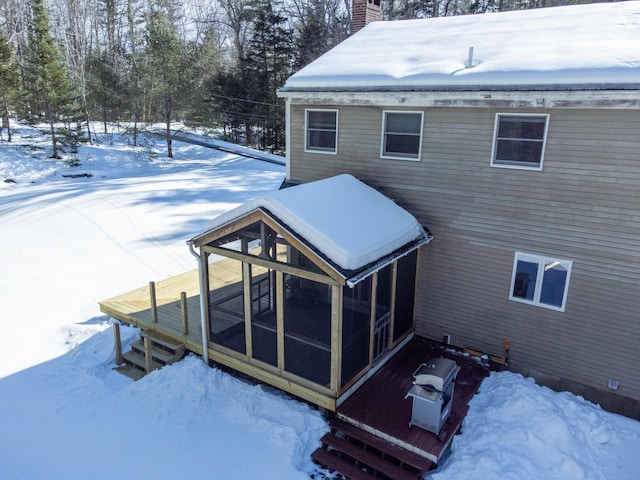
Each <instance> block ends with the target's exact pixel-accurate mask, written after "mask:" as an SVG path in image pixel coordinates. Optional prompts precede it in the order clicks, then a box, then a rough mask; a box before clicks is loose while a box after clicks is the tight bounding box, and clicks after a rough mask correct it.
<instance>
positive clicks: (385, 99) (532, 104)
mask: <svg viewBox="0 0 640 480" xmlns="http://www.w3.org/2000/svg"><path fill="white" fill-rule="evenodd" d="M278 96H279V97H281V98H286V99H287V100H288V101H290V102H291V104H292V105H302V104H304V105H348V106H356V105H366V106H384V107H393V106H397V107H465V108H469V107H480V108H509V109H511V108H520V109H522V108H539V109H547V108H567V109H584V108H590V109H608V110H611V109H614V110H616V109H620V110H640V89H630V90H519V91H500V90H478V91H456V90H441V91H438V90H430V91H328V90H327V91H287V90H280V91H279V92H278Z"/></svg>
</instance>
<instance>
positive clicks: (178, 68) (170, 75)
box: [147, 12, 189, 158]
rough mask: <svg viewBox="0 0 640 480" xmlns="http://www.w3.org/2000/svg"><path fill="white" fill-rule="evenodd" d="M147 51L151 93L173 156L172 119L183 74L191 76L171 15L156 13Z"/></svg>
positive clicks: (168, 154)
mask: <svg viewBox="0 0 640 480" xmlns="http://www.w3.org/2000/svg"><path fill="white" fill-rule="evenodd" d="M147 54H148V56H149V65H148V67H149V71H148V78H149V80H150V81H151V97H152V99H153V102H154V105H155V107H156V109H157V111H158V112H159V113H160V114H161V116H162V118H163V121H164V122H165V125H166V140H167V156H168V157H170V158H171V157H173V149H172V137H171V120H172V119H173V117H174V113H175V110H176V108H177V106H178V105H177V103H178V100H179V96H180V94H181V91H182V86H183V78H188V76H189V73H188V66H187V65H186V64H185V62H184V59H185V57H186V52H185V48H184V44H183V42H182V41H181V40H180V38H179V37H178V34H177V32H176V31H175V29H174V28H173V27H172V24H171V23H170V22H169V18H168V16H167V15H166V14H164V13H162V12H158V13H156V14H154V15H153V17H152V19H151V21H150V22H149V25H148V26H147Z"/></svg>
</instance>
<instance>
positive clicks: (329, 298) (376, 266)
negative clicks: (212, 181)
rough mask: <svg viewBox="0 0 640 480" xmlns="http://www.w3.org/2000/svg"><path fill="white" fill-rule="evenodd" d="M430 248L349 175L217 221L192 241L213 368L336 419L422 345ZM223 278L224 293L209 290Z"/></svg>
mask: <svg viewBox="0 0 640 480" xmlns="http://www.w3.org/2000/svg"><path fill="white" fill-rule="evenodd" d="M430 240H431V236H430V234H429V233H428V231H426V230H425V229H424V228H423V227H422V226H421V225H420V224H419V223H418V222H417V220H416V219H415V218H414V217H413V216H412V215H411V214H409V213H408V212H407V211H406V210H404V209H402V208H401V207H399V206H398V205H396V204H395V203H394V202H393V201H392V200H390V199H389V198H387V197H385V196H384V195H382V194H381V193H379V192H377V191H376V190H375V189H373V188H371V187H369V186H367V185H365V184H364V183H363V182H361V181H359V180H357V179H356V178H354V177H352V176H350V175H340V176H337V177H332V178H328V179H324V180H320V181H316V182H311V183H307V184H302V185H298V186H294V187H289V188H286V189H282V190H279V191H277V192H274V193H273V194H271V195H269V196H266V197H262V198H259V199H256V200H253V201H250V202H248V203H246V204H244V205H242V206H240V207H238V208H236V209H234V210H231V211H230V212H228V213H226V214H224V215H222V216H220V217H218V218H216V219H215V220H214V223H213V225H212V226H211V228H210V229H209V230H208V231H206V232H204V233H202V234H200V235H198V236H196V237H194V238H193V239H191V240H190V241H189V244H190V245H191V247H192V248H193V249H194V251H197V255H198V256H199V259H200V261H199V270H200V279H201V280H200V283H201V285H200V291H201V294H200V296H201V304H202V309H201V310H202V331H203V343H204V342H206V344H207V348H203V350H204V351H205V352H207V354H208V360H212V361H215V362H217V363H220V364H222V365H226V366H228V367H230V368H233V369H235V370H238V371H241V372H243V373H245V374H247V375H249V376H251V377H253V378H256V379H259V380H261V381H263V382H265V383H267V384H270V385H273V386H275V387H278V388H280V389H283V390H285V391H287V392H289V393H292V394H294V395H297V396H299V397H301V398H304V399H306V400H308V401H310V402H312V403H314V404H316V405H318V406H320V407H323V408H327V409H329V410H335V409H336V407H337V406H338V405H339V404H340V400H341V398H343V397H344V398H346V396H348V394H349V392H350V390H352V389H353V388H355V387H356V386H357V385H358V384H359V382H362V381H364V380H365V379H366V378H368V376H369V375H370V374H372V373H373V372H374V371H375V370H376V369H377V368H378V367H379V366H380V365H381V364H383V363H384V361H385V359H387V358H389V357H390V356H392V355H393V353H394V352H395V351H397V350H398V349H399V348H401V346H402V345H403V344H404V342H406V341H408V339H409V338H410V337H411V336H412V334H413V329H414V318H413V305H414V293H415V285H416V279H417V271H416V266H417V257H418V255H419V250H420V247H421V246H423V245H425V244H427V243H428V242H429V241H430ZM220 257H224V259H223V260H222V261H220ZM218 269H224V270H225V272H224V278H225V279H227V280H226V283H225V284H224V285H223V286H222V287H221V286H220V283H219V282H215V286H214V282H212V281H209V279H210V278H211V276H212V275H213V273H214V272H216V271H217V270H218ZM218 273H219V272H218ZM219 277H220V275H217V276H216V278H219Z"/></svg>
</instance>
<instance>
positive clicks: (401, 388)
mask: <svg viewBox="0 0 640 480" xmlns="http://www.w3.org/2000/svg"><path fill="white" fill-rule="evenodd" d="M440 356H443V357H447V358H451V359H453V360H455V361H456V363H457V364H458V365H459V366H460V367H461V368H460V372H459V373H458V377H457V379H456V384H455V393H454V397H453V406H452V413H451V415H450V417H449V419H448V420H447V422H446V423H445V425H444V426H443V428H442V431H441V432H440V436H439V437H438V436H436V435H434V434H433V433H431V432H428V431H427V430H423V429H421V428H419V427H417V426H413V427H410V426H409V421H410V420H411V405H412V401H411V398H408V399H405V398H404V397H405V395H406V393H407V391H409V389H410V388H411V386H412V384H413V376H412V374H413V372H414V371H415V370H416V368H417V367H418V366H419V365H420V364H421V363H424V362H426V361H428V360H430V359H432V358H437V357H440ZM487 372H488V369H487V368H486V367H483V366H482V365H480V364H479V363H478V362H477V361H476V360H475V359H470V358H468V357H465V356H462V355H459V354H458V355H456V354H454V353H453V352H452V351H450V350H445V349H444V348H443V347H442V346H441V345H440V344H437V343H434V342H432V341H430V340H427V339H425V338H421V337H415V338H414V339H412V340H411V341H410V342H409V343H408V344H407V345H406V346H405V347H404V348H403V349H402V350H401V351H400V352H398V353H397V354H396V355H395V356H394V357H393V358H392V359H391V360H389V362H387V364H386V365H384V366H383V367H382V368H381V369H380V370H379V371H378V372H377V373H376V375H374V376H373V377H371V378H370V379H369V380H368V381H367V382H366V383H365V384H364V385H362V387H360V388H359V389H358V390H357V391H356V392H355V393H354V394H353V395H352V396H351V397H349V399H347V400H346V401H345V402H344V403H343V404H342V405H340V406H339V407H338V409H337V416H338V418H340V419H342V420H343V421H346V422H348V423H351V424H353V425H356V426H359V427H360V428H363V429H364V430H365V431H368V432H369V433H373V434H374V435H376V436H379V437H380V438H384V439H385V440H389V441H392V442H394V443H396V444H399V445H401V446H403V447H405V448H407V449H408V450H410V451H412V452H415V453H417V454H419V455H422V456H424V457H425V458H428V459H429V460H431V461H433V462H434V463H437V462H438V460H439V459H440V457H441V456H442V454H443V453H444V452H445V451H446V449H447V447H448V446H449V444H450V443H451V441H452V440H453V436H454V435H455V434H456V432H457V431H458V430H459V428H460V426H461V424H462V420H463V419H464V416H465V415H466V412H467V410H468V403H469V401H470V400H471V397H473V395H474V394H475V393H476V391H477V390H478V388H479V387H480V383H481V382H482V379H483V378H484V377H485V376H486V374H487Z"/></svg>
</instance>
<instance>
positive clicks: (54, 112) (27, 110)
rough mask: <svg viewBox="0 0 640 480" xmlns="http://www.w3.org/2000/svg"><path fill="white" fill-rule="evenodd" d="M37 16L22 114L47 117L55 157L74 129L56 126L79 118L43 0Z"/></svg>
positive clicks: (35, 0) (36, 0)
mask: <svg viewBox="0 0 640 480" xmlns="http://www.w3.org/2000/svg"><path fill="white" fill-rule="evenodd" d="M31 8H32V12H33V16H32V21H31V23H30V24H29V32H28V36H29V45H28V52H27V63H28V64H27V65H26V66H25V69H24V74H23V88H24V95H23V97H22V99H23V104H22V114H23V116H24V117H25V118H27V119H28V120H29V121H30V122H33V123H35V122H38V121H45V122H46V123H47V124H48V125H49V133H50V135H51V143H52V149H53V153H52V158H58V159H59V158H61V156H60V152H61V151H62V147H63V146H64V144H65V143H66V140H67V139H68V138H73V137H74V133H73V132H72V131H71V129H70V128H61V129H58V128H56V123H57V122H61V121H64V122H67V123H69V122H71V121H73V120H76V118H74V117H76V115H75V109H74V105H73V95H72V93H71V89H70V86H69V77H68V75H67V71H66V70H65V68H64V65H63V61H62V54H61V52H60V49H59V48H58V46H57V44H56V43H55V40H54V38H53V37H52V36H51V34H50V24H49V17H48V15H47V12H46V10H45V8H44V3H43V0H32V4H31Z"/></svg>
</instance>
